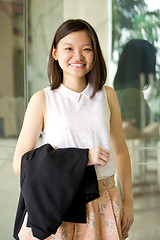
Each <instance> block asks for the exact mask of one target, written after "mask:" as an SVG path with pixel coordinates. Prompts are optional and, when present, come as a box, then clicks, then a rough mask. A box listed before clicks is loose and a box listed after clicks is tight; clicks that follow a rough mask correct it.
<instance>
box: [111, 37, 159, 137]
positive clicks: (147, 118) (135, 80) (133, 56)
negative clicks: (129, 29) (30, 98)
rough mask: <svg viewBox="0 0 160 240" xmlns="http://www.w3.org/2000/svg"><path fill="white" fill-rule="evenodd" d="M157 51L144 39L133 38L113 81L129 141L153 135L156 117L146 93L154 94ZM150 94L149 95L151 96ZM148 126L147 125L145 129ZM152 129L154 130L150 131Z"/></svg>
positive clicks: (127, 46) (121, 59) (121, 58)
mask: <svg viewBox="0 0 160 240" xmlns="http://www.w3.org/2000/svg"><path fill="white" fill-rule="evenodd" d="M155 66H156V49H155V48H154V46H153V45H152V44H151V43H149V42H148V41H146V40H143V39H132V40H130V41H129V42H127V44H126V45H125V46H124V48H123V51H122V54H121V56H120V59H119V63H118V68H117V72H116V75H115V79H114V88H115V90H116V93H117V96H118V100H119V103H120V108H121V115H122V120H123V124H124V130H125V134H126V137H127V138H137V137H140V136H142V135H143V137H144V135H146V134H150V133H152V132H150V130H151V129H152V128H151V125H150V124H151V123H153V122H155V121H156V118H155V116H154V114H153V112H152V109H151V108H150V107H149V105H148V103H147V101H146V100H145V98H144V93H143V91H144V90H145V91H146V90H147V89H150V92H151V93H152V92H153V89H154V82H155ZM151 93H150V94H151ZM146 126H148V127H147V128H146ZM150 128H151V129H150Z"/></svg>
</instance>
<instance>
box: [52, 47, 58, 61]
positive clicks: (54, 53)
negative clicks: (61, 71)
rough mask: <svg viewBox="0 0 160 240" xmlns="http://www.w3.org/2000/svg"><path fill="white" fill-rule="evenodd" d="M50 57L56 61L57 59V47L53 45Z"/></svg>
mask: <svg viewBox="0 0 160 240" xmlns="http://www.w3.org/2000/svg"><path fill="white" fill-rule="evenodd" d="M52 57H53V58H54V59H55V60H56V61H57V60H58V57H57V49H56V48H54V47H53V50H52Z"/></svg>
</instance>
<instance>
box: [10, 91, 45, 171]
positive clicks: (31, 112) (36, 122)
mask: <svg viewBox="0 0 160 240" xmlns="http://www.w3.org/2000/svg"><path fill="white" fill-rule="evenodd" d="M45 110H46V103H45V93H44V91H43V90H42V91H39V92H37V93H35V94H34V95H33V96H32V98H31V99H30V101H29V104H28V107H27V110H26V113H25V117H24V121H23V126H22V129H21V132H20V135H19V138H18V141H17V145H16V149H15V153H14V158H13V169H14V172H15V173H16V174H20V165H21V157H22V156H23V154H24V153H26V152H27V151H30V150H32V149H35V147H36V145H37V141H38V138H39V135H40V133H41V131H42V129H43V125H44V114H45Z"/></svg>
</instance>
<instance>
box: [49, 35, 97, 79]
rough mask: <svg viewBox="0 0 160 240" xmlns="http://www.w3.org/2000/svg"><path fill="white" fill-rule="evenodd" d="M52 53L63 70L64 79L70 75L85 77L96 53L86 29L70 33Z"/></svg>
mask: <svg viewBox="0 0 160 240" xmlns="http://www.w3.org/2000/svg"><path fill="white" fill-rule="evenodd" d="M52 53H53V57H54V59H55V60H57V61H58V62H59V65H60V67H61V69H62V70H63V80H66V79H67V78H68V77H69V78H70V77H75V78H77V77H78V78H84V77H85V75H86V74H87V73H88V72H89V71H90V70H91V68H92V63H93V56H94V53H93V48H92V43H91V39H90V37H89V35H88V33H87V32H86V31H77V32H72V33H70V34H68V35H67V36H65V37H64V38H62V39H61V40H60V41H59V43H58V46H57V48H56V49H55V48H54V49H53V52H52Z"/></svg>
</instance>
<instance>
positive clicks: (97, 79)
mask: <svg viewBox="0 0 160 240" xmlns="http://www.w3.org/2000/svg"><path fill="white" fill-rule="evenodd" d="M76 31H86V32H87V33H88V35H89V36H90V38H91V42H92V47H93V53H94V57H93V65H92V69H91V70H90V71H89V72H88V73H87V74H86V80H87V82H90V83H91V84H92V86H93V88H94V91H93V95H92V97H93V96H94V95H95V93H96V92H97V91H99V90H100V89H102V87H103V85H104V84H105V81H106V78H107V69H106V64H105V61H104V58H103V54H102V51H101V47H100V44H99V40H98V37H97V34H96V32H95V30H94V29H93V27H92V26H91V25H90V24H89V23H87V22H86V21H84V20H82V19H69V20H67V21H65V22H64V23H62V24H61V25H60V27H59V28H58V29H57V31H56V33H55V36H54V39H53V43H52V46H51V50H50V54H49V60H48V78H49V82H50V85H51V89H52V90H53V89H56V88H58V87H59V86H60V84H61V83H62V80H63V71H62V69H61V68H60V66H59V63H58V61H55V59H54V58H53V56H52V51H53V47H54V48H57V46H58V43H59V41H60V40H61V39H62V38H64V37H65V36H66V35H68V34H69V33H72V32H76Z"/></svg>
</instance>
